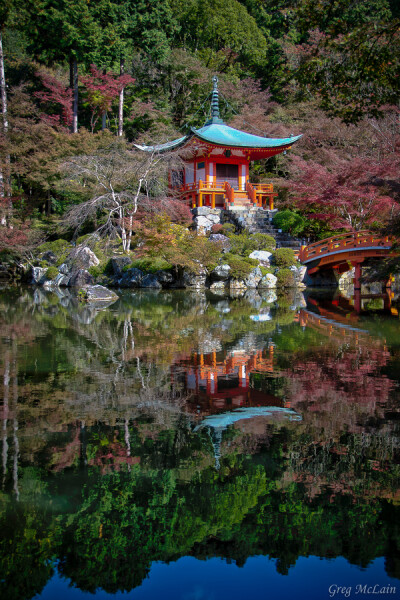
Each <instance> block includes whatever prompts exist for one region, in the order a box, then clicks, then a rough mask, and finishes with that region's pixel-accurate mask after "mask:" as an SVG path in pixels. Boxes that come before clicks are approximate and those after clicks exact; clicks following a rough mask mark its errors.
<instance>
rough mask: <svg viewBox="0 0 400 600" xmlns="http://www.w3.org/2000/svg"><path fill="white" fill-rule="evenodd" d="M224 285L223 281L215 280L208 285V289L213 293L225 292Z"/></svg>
mask: <svg viewBox="0 0 400 600" xmlns="http://www.w3.org/2000/svg"><path fill="white" fill-rule="evenodd" d="M225 286H226V283H225V281H216V282H215V283H212V284H211V285H210V290H211V291H212V292H214V293H217V294H219V293H221V292H225Z"/></svg>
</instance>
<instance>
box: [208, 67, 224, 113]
mask: <svg viewBox="0 0 400 600" xmlns="http://www.w3.org/2000/svg"><path fill="white" fill-rule="evenodd" d="M212 82H213V91H212V96H211V119H210V120H209V121H207V123H206V125H211V124H212V123H220V124H223V121H222V119H221V118H220V116H219V93H218V77H217V76H216V75H214V77H213V78H212Z"/></svg>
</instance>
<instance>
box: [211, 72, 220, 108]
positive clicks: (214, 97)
mask: <svg viewBox="0 0 400 600" xmlns="http://www.w3.org/2000/svg"><path fill="white" fill-rule="evenodd" d="M212 81H213V91H212V98H211V117H212V118H213V119H214V118H217V119H219V95H218V77H217V76H216V75H214V77H213V78H212Z"/></svg>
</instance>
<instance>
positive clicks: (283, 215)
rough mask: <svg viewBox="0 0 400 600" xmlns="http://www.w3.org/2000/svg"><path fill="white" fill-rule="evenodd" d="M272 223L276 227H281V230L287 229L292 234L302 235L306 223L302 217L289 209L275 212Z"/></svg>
mask: <svg viewBox="0 0 400 600" xmlns="http://www.w3.org/2000/svg"><path fill="white" fill-rule="evenodd" d="M273 223H274V227H276V228H277V229H282V231H287V232H289V233H291V234H292V235H302V233H304V230H305V228H306V225H307V223H306V220H305V219H304V217H302V216H301V215H299V214H298V213H295V212H293V211H291V210H282V211H279V212H277V213H276V215H275V216H274V219H273Z"/></svg>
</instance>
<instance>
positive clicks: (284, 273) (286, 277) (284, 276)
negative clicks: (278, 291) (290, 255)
mask: <svg viewBox="0 0 400 600" xmlns="http://www.w3.org/2000/svg"><path fill="white" fill-rule="evenodd" d="M276 277H277V280H278V281H277V282H276V283H277V286H278V287H295V285H296V283H295V278H294V274H293V271H291V270H290V269H286V268H284V269H279V271H278V272H277V274H276Z"/></svg>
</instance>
